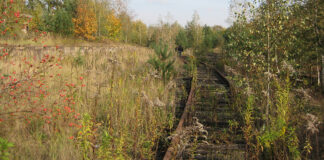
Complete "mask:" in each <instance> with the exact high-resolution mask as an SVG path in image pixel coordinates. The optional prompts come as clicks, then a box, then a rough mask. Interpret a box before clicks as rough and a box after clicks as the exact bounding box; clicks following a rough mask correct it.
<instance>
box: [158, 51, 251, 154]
mask: <svg viewBox="0 0 324 160" xmlns="http://www.w3.org/2000/svg"><path fill="white" fill-rule="evenodd" d="M203 59H204V60H203V63H199V64H197V77H196V80H194V82H195V83H192V85H194V86H191V87H189V88H190V92H189V95H188V99H187V102H186V105H185V108H184V111H183V113H182V116H181V119H180V121H179V124H178V126H177V129H176V131H175V134H174V135H173V137H172V141H171V145H170V146H169V148H168V150H167V152H166V154H165V156H164V160H169V159H199V160H205V159H207V160H208V159H212V160H231V159H235V160H240V159H245V150H244V147H245V144H244V140H243V137H242V131H241V130H240V129H239V127H238V124H239V119H238V118H237V117H238V116H237V113H236V112H235V110H234V109H233V108H232V107H231V105H230V83H229V81H228V80H227V79H226V78H225V77H224V76H223V75H222V73H220V72H219V71H218V70H217V69H216V62H217V56H216V54H213V53H210V54H206V55H205V57H204V58H203Z"/></svg>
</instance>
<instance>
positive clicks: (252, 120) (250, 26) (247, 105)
mask: <svg viewBox="0 0 324 160" xmlns="http://www.w3.org/2000/svg"><path fill="white" fill-rule="evenodd" d="M232 8H233V10H236V11H237V12H236V13H235V14H233V15H235V17H234V23H233V25H232V26H231V27H230V28H228V29H227V31H226V33H225V35H224V38H225V45H224V50H225V52H226V55H227V58H226V59H227V65H228V66H229V67H227V71H228V72H229V73H231V77H232V80H233V82H234V84H235V87H236V89H237V90H236V91H237V92H236V94H235V97H236V98H235V100H236V102H235V103H234V107H237V109H238V110H240V112H241V117H242V120H243V124H241V125H242V129H243V133H244V137H245V140H246V144H247V147H246V151H247V157H251V158H252V159H308V158H312V159H319V158H320V157H319V153H318V147H319V146H318V142H317V141H318V140H315V139H313V141H312V142H310V141H309V138H308V136H307V135H308V132H309V130H308V129H310V128H308V129H306V128H307V125H310V123H309V118H305V117H307V116H306V115H312V116H314V117H316V116H317V117H323V115H322V114H323V113H321V112H318V111H319V110H320V105H318V104H317V105H316V104H314V99H313V98H312V97H310V96H309V95H310V94H314V92H317V91H320V77H319V75H320V74H319V72H320V68H319V67H320V61H319V59H320V57H321V53H322V50H323V47H322V46H321V45H320V44H321V43H322V40H321V38H320V37H321V34H322V31H323V26H322V24H321V23H322V20H323V14H322V13H321V12H322V10H321V9H320V8H323V3H322V2H320V1H317V0H307V1H298V0H276V1H274V0H264V1H254V0H253V1H246V2H244V3H237V2H236V1H232ZM307 88H311V89H312V91H313V92H308V91H310V90H306V89H307ZM317 120H318V119H317ZM312 123H316V124H317V123H318V121H316V122H315V121H312ZM314 126H317V127H318V125H314ZM315 128H316V127H315ZM317 131H318V130H317ZM313 133H315V132H313ZM316 134H318V132H316ZM310 145H311V146H313V147H312V148H313V150H312V151H311V149H310V148H311V147H309V146H310ZM315 148H317V149H315ZM311 152H312V156H310V155H309V154H310V153H311Z"/></svg>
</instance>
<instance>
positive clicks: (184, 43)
mask: <svg viewBox="0 0 324 160" xmlns="http://www.w3.org/2000/svg"><path fill="white" fill-rule="evenodd" d="M175 43H176V45H177V47H182V48H183V49H187V48H189V47H190V46H189V42H188V38H187V33H186V31H185V30H184V29H180V30H179V32H178V35H177V37H176V39H175Z"/></svg>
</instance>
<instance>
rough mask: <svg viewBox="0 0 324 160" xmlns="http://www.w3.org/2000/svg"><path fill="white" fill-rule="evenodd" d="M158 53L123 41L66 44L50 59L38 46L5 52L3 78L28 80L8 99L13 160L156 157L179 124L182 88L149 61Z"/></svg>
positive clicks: (6, 121)
mask: <svg viewBox="0 0 324 160" xmlns="http://www.w3.org/2000/svg"><path fill="white" fill-rule="evenodd" d="M152 54H153V51H152V50H150V49H146V48H140V47H134V46H127V45H118V47H114V48H112V49H111V50H110V51H109V52H98V53H79V54H77V55H72V54H62V53H61V52H60V51H59V50H58V51H57V52H56V53H51V54H50V55H48V57H49V58H48V59H46V58H44V55H37V54H35V53H33V52H31V51H30V52H29V51H26V52H23V53H19V54H17V55H8V56H7V57H5V58H4V59H3V60H2V61H1V62H0V68H1V70H0V73H1V74H2V76H3V75H5V77H4V79H3V80H2V81H1V80H0V82H1V83H2V84H3V86H6V85H4V84H5V83H6V84H9V83H12V82H11V81H13V80H12V79H17V80H16V81H17V82H18V83H21V84H22V85H21V86H20V85H19V87H17V86H15V87H16V88H7V89H6V91H5V92H4V93H3V94H2V96H1V98H0V118H1V119H2V122H0V128H1V130H0V137H2V138H5V139H7V140H8V141H10V142H12V143H14V145H15V146H14V147H13V148H11V149H10V159H35V160H37V159H66V160H71V159H153V158H154V157H155V154H156V151H157V149H158V148H157V147H158V144H157V142H158V141H159V139H161V137H162V136H163V135H165V134H166V132H168V130H169V129H170V128H172V124H173V119H174V116H173V115H174V107H175V106H174V99H175V94H174V88H175V87H174V83H173V82H172V81H171V82H170V83H168V84H167V85H164V84H163V80H162V79H161V78H160V76H159V75H157V74H156V73H155V72H154V71H153V69H152V68H151V67H150V66H149V65H148V64H147V63H146V62H147V60H148V59H149V57H150V55H152ZM52 56H54V58H51V57H52ZM43 59H45V61H46V63H40V62H41V61H42V60H43ZM26 62H28V64H26ZM30 64H32V65H33V67H30ZM26 70H27V71H26ZM26 72H27V73H26ZM28 75H29V76H30V77H31V78H30V77H29V78H26V77H27V76H28ZM10 76H11V80H10V78H8V77H10ZM31 82H33V83H34V85H32V86H31V85H30V83H31ZM38 83H39V84H38ZM16 84H17V83H15V85H16ZM7 86H10V85H7ZM10 87H11V86H10ZM40 90H41V91H40ZM26 91H28V93H27V92H26ZM10 92H14V94H15V95H14V96H13V95H10V94H9V93H10ZM39 92H42V93H39ZM23 111H26V112H23Z"/></svg>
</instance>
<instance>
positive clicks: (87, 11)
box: [72, 0, 97, 40]
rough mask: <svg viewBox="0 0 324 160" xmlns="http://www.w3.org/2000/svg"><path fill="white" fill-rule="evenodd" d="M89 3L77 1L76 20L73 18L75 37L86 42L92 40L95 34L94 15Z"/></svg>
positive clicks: (95, 21) (95, 23)
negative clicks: (81, 38)
mask: <svg viewBox="0 0 324 160" xmlns="http://www.w3.org/2000/svg"><path fill="white" fill-rule="evenodd" d="M90 5H91V3H90V2H89V3H85V2H84V1H82V0H79V3H78V7H77V15H76V18H73V19H72V21H73V23H74V33H75V34H76V35H77V36H80V37H83V38H85V39H88V40H94V39H95V37H94V34H95V33H96V32H97V19H96V15H95V13H94V11H93V9H92V7H90Z"/></svg>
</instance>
